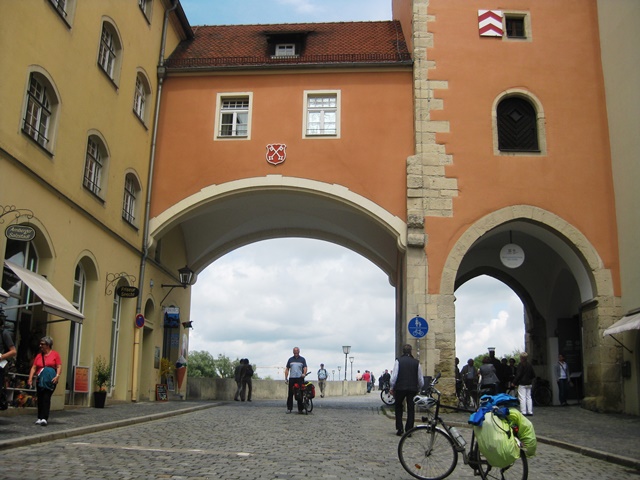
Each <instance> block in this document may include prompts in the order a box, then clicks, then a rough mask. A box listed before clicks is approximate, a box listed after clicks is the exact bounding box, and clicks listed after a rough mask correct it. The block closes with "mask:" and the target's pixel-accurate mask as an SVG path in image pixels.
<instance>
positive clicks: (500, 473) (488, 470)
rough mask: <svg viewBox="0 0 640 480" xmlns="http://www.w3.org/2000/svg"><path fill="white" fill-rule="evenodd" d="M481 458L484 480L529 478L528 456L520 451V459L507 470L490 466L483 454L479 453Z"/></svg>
mask: <svg viewBox="0 0 640 480" xmlns="http://www.w3.org/2000/svg"><path fill="white" fill-rule="evenodd" d="M477 455H478V457H479V463H478V466H479V470H480V477H481V478H482V479H483V480H527V478H528V476H529V464H528V463H527V456H526V455H525V453H524V452H523V451H520V458H519V459H518V460H516V461H515V462H514V463H513V464H511V465H509V466H508V467H505V468H496V467H492V466H491V465H489V463H488V462H487V460H486V459H485V458H484V456H483V455H482V453H480V452H479V451H477Z"/></svg>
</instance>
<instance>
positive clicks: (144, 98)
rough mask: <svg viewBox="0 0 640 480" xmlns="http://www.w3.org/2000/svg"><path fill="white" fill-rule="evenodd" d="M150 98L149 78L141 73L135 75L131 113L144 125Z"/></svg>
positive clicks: (146, 119)
mask: <svg viewBox="0 0 640 480" xmlns="http://www.w3.org/2000/svg"><path fill="white" fill-rule="evenodd" d="M150 100H151V87H150V85H149V80H148V79H147V77H146V76H145V75H144V74H143V73H142V72H140V71H139V72H138V74H137V75H136V84H135V88H134V93H133V113H134V114H135V115H136V117H138V119H139V120H140V121H141V122H142V123H143V124H144V125H145V126H146V125H147V121H148V117H149V115H148V111H149V108H148V106H149V105H150Z"/></svg>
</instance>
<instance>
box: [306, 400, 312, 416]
mask: <svg viewBox="0 0 640 480" xmlns="http://www.w3.org/2000/svg"><path fill="white" fill-rule="evenodd" d="M307 402H308V404H307V413H311V412H313V400H312V399H311V397H307Z"/></svg>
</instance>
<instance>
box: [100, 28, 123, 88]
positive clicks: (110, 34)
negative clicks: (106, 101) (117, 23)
mask: <svg viewBox="0 0 640 480" xmlns="http://www.w3.org/2000/svg"><path fill="white" fill-rule="evenodd" d="M121 62H122V42H121V41H120V37H119V36H118V32H117V31H116V28H115V27H114V26H113V25H112V24H110V23H109V22H103V23H102V33H101V35H100V50H99V52H98V65H100V68H102V71H104V73H106V74H107V76H108V77H109V78H110V79H111V80H113V82H114V83H117V80H118V77H119V72H120V64H121Z"/></svg>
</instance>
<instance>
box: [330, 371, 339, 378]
mask: <svg viewBox="0 0 640 480" xmlns="http://www.w3.org/2000/svg"><path fill="white" fill-rule="evenodd" d="M338 376H339V375H338ZM335 379H336V371H335V370H331V380H335Z"/></svg>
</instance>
